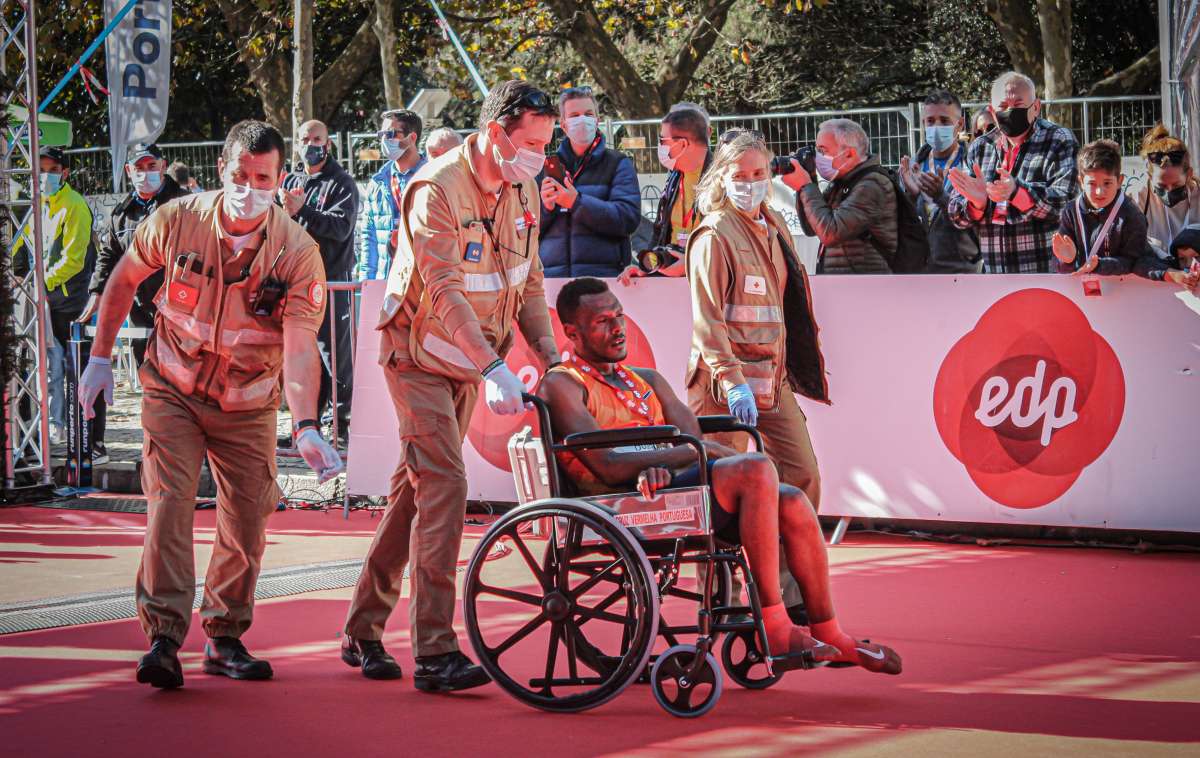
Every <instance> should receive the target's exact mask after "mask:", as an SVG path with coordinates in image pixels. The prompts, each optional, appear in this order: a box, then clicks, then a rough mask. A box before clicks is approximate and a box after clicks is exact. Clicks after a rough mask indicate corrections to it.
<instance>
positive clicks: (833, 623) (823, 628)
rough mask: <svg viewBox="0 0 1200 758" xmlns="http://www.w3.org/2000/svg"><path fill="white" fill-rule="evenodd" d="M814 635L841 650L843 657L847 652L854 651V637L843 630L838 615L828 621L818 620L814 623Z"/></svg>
mask: <svg viewBox="0 0 1200 758" xmlns="http://www.w3.org/2000/svg"><path fill="white" fill-rule="evenodd" d="M812 636H813V637H814V638H816V639H818V640H820V641H821V642H824V643H825V644H827V645H833V646H834V647H836V648H837V649H838V650H839V651H841V653H842V655H843V657H844V656H845V655H846V653H847V652H849V653H853V652H854V638H852V637H851V636H850V635H848V634H846V633H845V632H844V631H842V625H841V624H839V623H838V620H837V617H836V616H834V617H833V618H831V619H829V620H828V621H818V622H817V623H815V624H813V625H812Z"/></svg>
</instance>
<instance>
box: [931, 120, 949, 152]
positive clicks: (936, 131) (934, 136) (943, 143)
mask: <svg viewBox="0 0 1200 758" xmlns="http://www.w3.org/2000/svg"><path fill="white" fill-rule="evenodd" d="M925 141H926V142H928V143H929V146H930V147H931V148H933V152H935V153H941V152H944V151H946V150H949V149H950V146H951V145H953V144H954V127H953V126H927V127H925Z"/></svg>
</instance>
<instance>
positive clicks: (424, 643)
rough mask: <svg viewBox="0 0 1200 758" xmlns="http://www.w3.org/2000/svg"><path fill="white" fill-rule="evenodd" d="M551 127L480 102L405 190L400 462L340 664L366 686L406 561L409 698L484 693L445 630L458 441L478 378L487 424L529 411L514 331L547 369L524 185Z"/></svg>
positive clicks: (504, 88) (517, 84)
mask: <svg viewBox="0 0 1200 758" xmlns="http://www.w3.org/2000/svg"><path fill="white" fill-rule="evenodd" d="M555 116H556V111H555V107H554V105H553V104H552V103H551V101H550V99H549V98H548V97H547V96H546V94H545V93H544V92H541V91H540V90H538V89H536V88H534V87H533V86H532V85H530V84H528V83H526V82H523V81H509V82H505V83H503V84H500V85H498V86H497V87H496V88H495V89H493V90H492V91H491V93H490V94H489V95H488V96H487V98H486V99H485V100H484V103H483V108H482V111H481V113H480V116H479V132H478V133H476V134H473V135H471V136H470V137H468V138H467V141H466V143H465V144H463V145H460V146H458V147H456V148H453V149H451V150H450V151H449V152H447V153H445V154H444V155H442V156H440V157H438V158H437V159H436V160H434V161H432V162H431V163H429V164H427V165H426V166H425V167H424V168H422V169H421V171H420V172H418V173H417V175H416V176H415V177H414V178H413V179H412V180H411V181H410V182H409V184H408V186H407V187H406V188H405V191H404V195H403V200H402V208H401V210H400V233H399V235H398V244H397V251H396V257H395V259H394V260H393V261H392V265H391V270H390V271H389V273H388V280H387V292H386V295H385V297H384V305H383V309H382V312H381V314H380V320H379V325H378V328H379V329H380V330H381V339H380V362H381V363H382V364H383V366H384V376H385V378H386V380H387V384H388V390H389V392H390V394H391V396H392V402H393V403H394V405H395V408H396V418H397V421H398V423H399V426H400V451H399V453H400V460H399V462H398V465H397V467H396V471H395V473H394V474H393V475H392V484H391V492H390V494H389V496H388V508H387V513H386V514H385V515H384V517H383V520H382V521H381V522H380V524H379V528H378V530H377V531H376V534H375V540H374V542H373V543H372V544H371V548H370V551H369V552H368V553H367V558H366V561H365V563H364V564H363V571H362V575H361V576H360V577H359V580H358V585H357V587H355V591H354V599H353V601H352V602H351V605H350V613H349V617H348V618H347V620H346V630H345V631H346V637H345V639H344V641H343V645H342V659H343V660H344V661H345V662H346V663H347V664H349V665H351V666H359V667H361V669H362V673H363V675H364V676H366V677H368V678H372V679H395V678H398V677H400V676H401V670H400V666H399V665H398V664H397V663H396V661H395V659H394V658H392V656H390V655H388V653H387V652H386V651H385V650H384V648H383V645H382V643H381V642H380V640H381V639H382V637H383V631H384V625H385V624H386V622H387V619H388V616H389V614H391V612H392V609H393V608H394V607H395V605H396V602H397V601H398V600H399V597H400V586H401V580H402V578H403V575H404V568H405V565H406V564H409V563H410V560H409V558H410V555H411V559H412V560H411V566H412V568H411V572H410V581H411V585H410V586H411V595H410V599H409V620H410V625H411V629H412V646H413V654H414V655H415V657H416V662H417V668H416V672H415V674H414V677H413V678H414V683H415V684H416V687H417V689H419V690H422V691H426V692H447V691H452V690H461V689H467V688H470V687H477V686H479V685H481V684H485V683H487V681H488V676H487V674H486V673H485V672H484V671H483V669H482V668H481V667H479V666H478V665H476V664H475V663H473V662H472V661H471V660H470V659H469V658H467V656H466V655H464V654H463V653H462V652H460V651H459V649H458V640H457V638H456V635H455V633H454V630H453V628H452V626H451V625H452V623H453V621H454V609H455V605H456V602H455V586H454V580H455V567H456V565H457V562H458V556H459V548H460V546H461V543H462V530H463V517H464V515H465V514H466V499H467V480H466V472H465V470H464V467H463V459H462V442H463V437H464V435H465V434H466V431H467V427H468V425H469V424H470V421H471V410H472V408H473V407H474V405H475V399H476V395H477V393H478V390H479V382H480V380H481V379H482V380H484V383H485V390H484V391H485V397H486V400H487V404H488V407H489V408H490V409H491V410H492V411H493V412H495V413H500V414H516V413H521V412H523V410H524V404H523V403H522V402H521V393H522V392H523V391H524V390H525V387H524V385H523V384H522V383H521V381H520V380H519V379H517V377H516V376H515V375H514V374H513V372H512V371H511V370H509V368H508V366H506V365H505V363H504V356H505V355H506V354H507V353H508V351H509V348H511V347H512V344H513V339H514V336H515V335H514V334H513V321H514V320H515V321H516V322H517V324H518V326H519V327H520V329H521V333H522V334H523V335H524V337H525V339H526V341H527V342H528V343H529V344H530V345H531V346H532V347H533V348H534V350H535V352H536V353H537V354H538V356H539V359H540V360H541V361H542V364H543V368H545V367H548V366H549V365H550V364H552V363H554V362H556V360H557V350H556V348H555V345H554V333H553V330H552V328H551V323H550V314H549V311H548V309H547V307H546V297H545V294H544V292H543V289H542V264H541V261H540V259H539V258H538V238H537V229H538V219H537V216H536V215H535V214H536V213H537V212H538V210H539V206H540V203H539V200H538V197H539V195H538V187H537V184H536V183H535V182H534V177H535V176H537V174H538V172H539V171H541V169H542V164H543V162H544V160H545V150H546V146H547V144H549V142H550V138H551V135H552V132H553V129H554V119H555ZM410 550H411V553H410Z"/></svg>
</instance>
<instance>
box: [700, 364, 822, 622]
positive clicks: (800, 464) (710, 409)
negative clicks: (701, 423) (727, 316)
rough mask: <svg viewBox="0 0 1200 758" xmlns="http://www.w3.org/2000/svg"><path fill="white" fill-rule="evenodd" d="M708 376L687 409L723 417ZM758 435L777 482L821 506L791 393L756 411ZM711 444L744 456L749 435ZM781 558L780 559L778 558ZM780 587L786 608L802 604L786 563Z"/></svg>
mask: <svg viewBox="0 0 1200 758" xmlns="http://www.w3.org/2000/svg"><path fill="white" fill-rule="evenodd" d="M710 387H711V384H710V374H708V373H707V372H706V371H704V370H703V369H702V370H701V371H700V372H699V373H698V374H697V376H696V378H695V379H693V380H692V383H691V385H690V386H689V387H688V405H689V406H690V407H691V409H692V413H695V414H696V415H697V416H724V415H728V414H729V407H728V406H727V405H724V404H723V403H720V402H719V401H718V400H717V399H716V398H715V397H713V393H712V392H711V391H710V389H709V388H710ZM758 431H759V432H760V433H761V434H762V438H763V446H764V447H766V450H764V451H763V452H764V453H766V456H767V457H768V458H770V459H771V460H772V461H773V462H774V463H775V468H776V469H778V471H779V481H781V482H783V483H785V484H790V485H792V486H793V487H798V488H800V489H802V490H804V494H806V495H808V499H809V500H810V501H812V504H813V508H814V509H816V510H819V509H820V505H821V474H820V471H819V470H818V468H817V455H816V453H815V452H814V451H813V446H812V439H811V438H810V437H809V436H808V421H807V419H806V418H805V417H804V411H802V410H800V405H799V404H798V403H797V402H796V397H795V396H794V395H793V394H792V393H791V392H781V393H779V403H778V404H776V406H775V407H774V408H772V409H771V410H769V411H764V410H762V409H761V408H760V409H759V411H758ZM706 437H708V438H709V439H711V440H713V441H714V442H719V443H720V444H722V445H725V446H726V447H732V448H733V449H735V450H740V451H742V452H745V451H746V450H747V449H748V448H749V447H750V435H748V434H741V433H728V434H710V435H706ZM780 557H781V558H782V556H780ZM740 584H741V582H739V581H738V580H737V578H736V577H735V579H734V588H733V591H734V597H737V596H739V595H740V594H741V587H740ZM779 586H780V589H782V590H783V602H784V605H787V606H788V607H789V608H790V607H791V606H794V605H797V604H799V603H801V602H803V597H802V596H801V594H800V586H799V585H798V584H797V583H796V579H795V577H793V576H792V572H791V571H789V570H788V567H787V563H786V562H785V561H783V560H780V561H779Z"/></svg>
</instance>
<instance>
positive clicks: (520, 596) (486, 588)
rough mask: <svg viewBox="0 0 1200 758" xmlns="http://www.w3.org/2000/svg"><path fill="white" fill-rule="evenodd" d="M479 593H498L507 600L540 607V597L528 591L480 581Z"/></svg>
mask: <svg viewBox="0 0 1200 758" xmlns="http://www.w3.org/2000/svg"><path fill="white" fill-rule="evenodd" d="M479 593H480V594H485V593H486V594H488V595H498V596H499V597H503V598H507V599H509V600H516V601H517V602H519V603H525V604H526V605H532V606H535V607H537V608H541V607H542V599H541V598H540V597H538V596H537V595H530V594H529V593H528V592H518V591H517V590H510V589H505V588H504V587H492V586H491V585H488V584H482V583H481V584H480V585H479Z"/></svg>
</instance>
